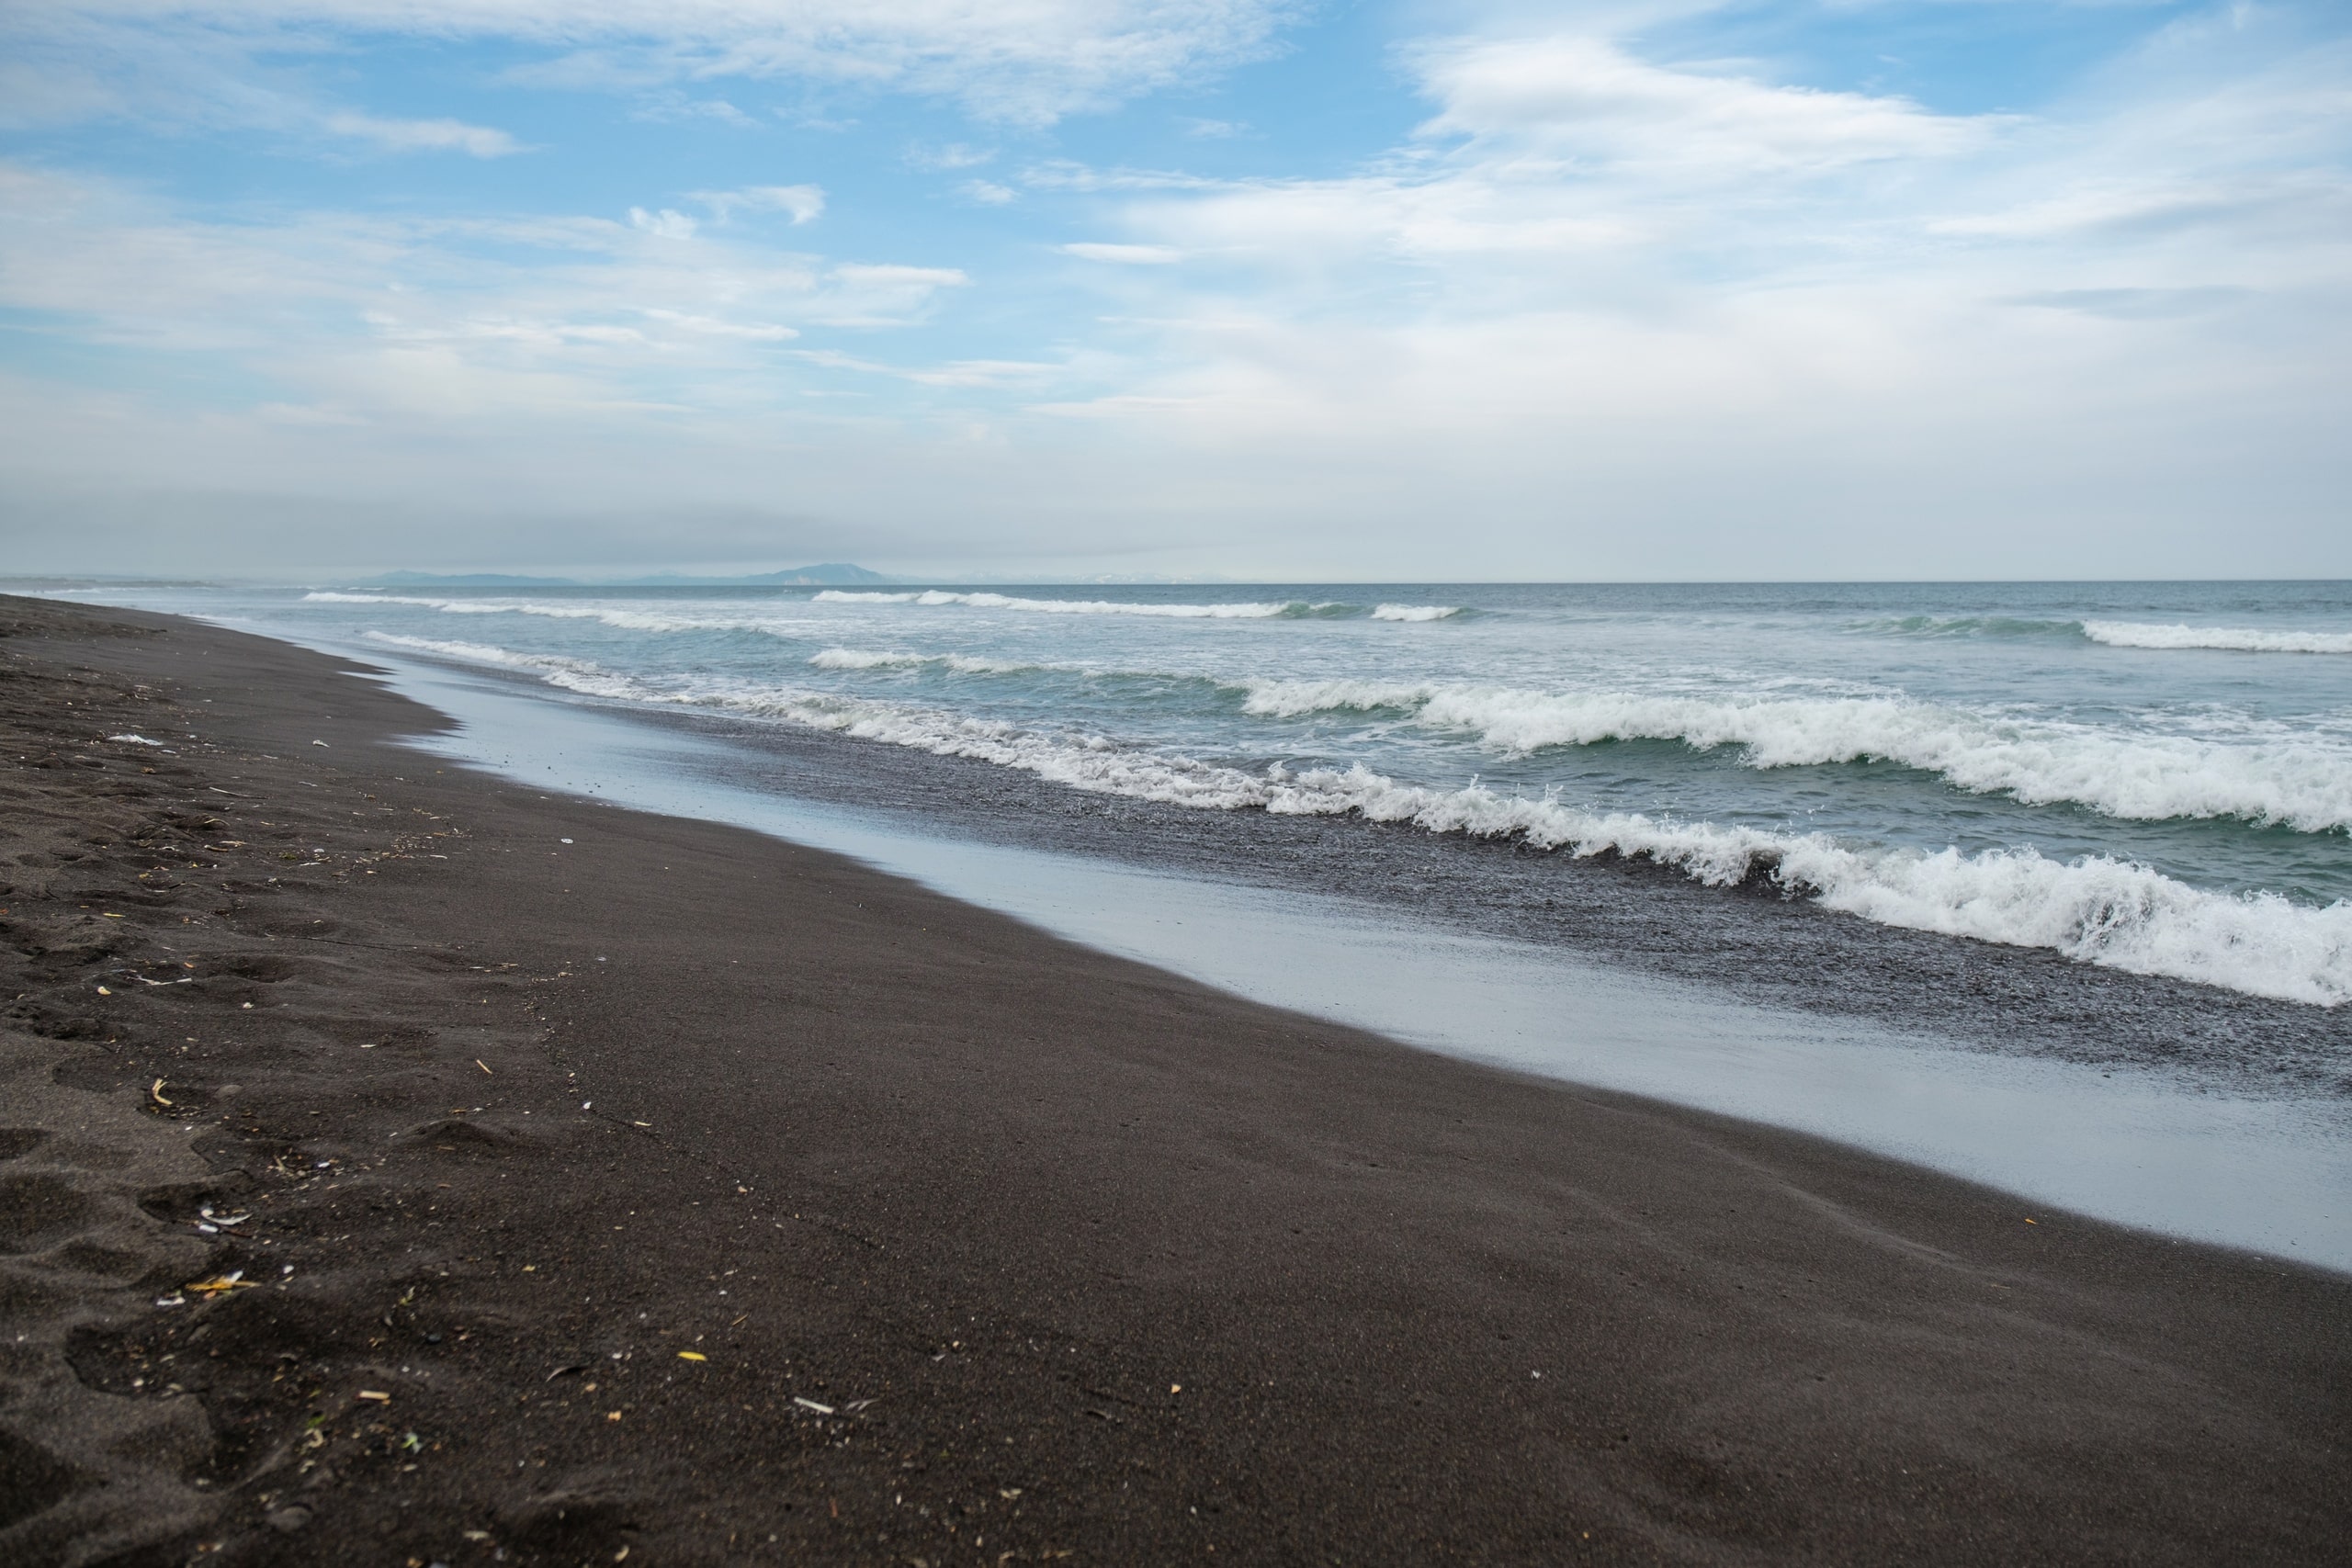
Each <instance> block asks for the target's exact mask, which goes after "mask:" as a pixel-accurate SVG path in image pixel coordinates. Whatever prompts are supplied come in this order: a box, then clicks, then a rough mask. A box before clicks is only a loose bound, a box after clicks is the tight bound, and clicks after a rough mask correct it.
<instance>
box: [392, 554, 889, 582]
mask: <svg viewBox="0 0 2352 1568" xmlns="http://www.w3.org/2000/svg"><path fill="white" fill-rule="evenodd" d="M888 581H892V579H890V578H888V577H885V576H883V575H882V574H881V573H880V572H878V571H868V570H866V569H865V568H864V567H862V566H852V565H850V564H849V563H848V562H847V561H828V562H826V563H825V564H823V565H822V566H799V567H786V568H785V569H784V570H782V571H763V572H759V573H757V574H754V575H752V576H747V577H688V576H685V575H684V574H682V573H679V572H674V571H664V572H657V573H655V574H654V575H653V576H650V577H619V578H605V579H602V580H599V581H583V580H582V579H580V578H576V577H516V576H513V575H511V574H509V573H506V572H498V571H464V572H438V571H388V572H385V573H383V574H382V575H380V576H377V577H369V578H363V579H361V580H360V581H357V582H356V583H354V584H353V586H354V587H356V588H751V587H763V588H837V587H839V586H841V585H842V584H843V583H851V582H888Z"/></svg>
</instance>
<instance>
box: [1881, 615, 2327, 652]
mask: <svg viewBox="0 0 2352 1568" xmlns="http://www.w3.org/2000/svg"><path fill="white" fill-rule="evenodd" d="M1857 629H1859V630H1861V631H1867V632H1878V633H1883V634H1886V635H1889V636H1894V637H2069V638H2085V639H2087V640H2089V641H2091V642H2096V643H2103V644H2105V645H2106V646H2107V647H2109V648H2160V649H2162V648H2174V649H2223V650H2227V651H2231V652H2237V653H2352V632H2314V631H2283V632H2280V631H2263V630H2261V629H2259V628H2256V627H2251V626H2166V625H2160V624H2158V623H2155V622H2152V621H2047V620H2030V619H2022V618H2018V617H2016V616H2010V615H1894V616H1888V617H1885V618H1883V619H1880V620H1874V621H1864V622H1861V623H1860V626H1859V627H1858V628H1857Z"/></svg>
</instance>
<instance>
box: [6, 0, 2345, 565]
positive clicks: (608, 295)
mask: <svg viewBox="0 0 2352 1568" xmlns="http://www.w3.org/2000/svg"><path fill="white" fill-rule="evenodd" d="M2347 367H2352V6H2344V5H2343V4H2341V0H2326V3H2301V0H2285V3H2278V4H2264V5H2256V4H2223V5H2212V4H2202V3H2194V0H2096V3H2093V0H2084V3H2064V0H1827V3H1823V0H1726V3H1714V0H1554V3H1551V4H1521V3H1514V0H1494V3H1461V4H1442V3H1438V0H1397V3H1381V0H1372V3H1363V4H1348V3H1344V0H1325V3H1319V4H1318V3H1315V0H1297V3H1290V0H234V3H230V0H10V3H9V4H8V5H7V6H5V7H0V427H5V430H6V439H5V440H0V571H15V572H87V571H107V572H121V573H153V574H198V575H202V574H210V575H243V576H256V575H259V576H285V577H300V576H303V575H305V574H319V573H356V572H360V571H367V570H392V569H401V568H411V569H423V570H552V571H579V572H583V573H590V574H594V573H596V572H616V571H629V570H769V569H773V568H776V567H780V566H793V565H800V564H804V563H807V562H810V561H816V560H854V561H858V562H861V563H863V564H865V565H867V566H870V567H875V568H877V569H880V570H887V571H892V572H897V573H900V574H904V575H910V576H933V577H953V576H987V577H991V578H998V579H1003V578H1018V577H1020V576H1023V575H1040V576H1043V575H1056V576H1062V575H1076V576H1083V575H1089V574H1097V573H1100V574H1106V575H1114V574H1132V575H1136V576H1150V575H1168V576H1177V577H1182V576H1194V575H1199V576H1227V577H1234V578H1244V579H1248V578H1255V579H1272V580H1291V581H1338V580H1393V581H1492V580H1609V579H1616V580H1626V579H1632V580H1653V581H1655V580H1770V579H1779V580H1789V579H1798V580H1832V579H1914V578H1917V579H1936V578H1940V579H1953V578H1958V579H1995V578H2152V577H2273V576H2278V577H2313V576H2316V577H2352V501H2348V500H2347V498H2352V418H2347V416H2348V415H2352V371H2348V370H2347Z"/></svg>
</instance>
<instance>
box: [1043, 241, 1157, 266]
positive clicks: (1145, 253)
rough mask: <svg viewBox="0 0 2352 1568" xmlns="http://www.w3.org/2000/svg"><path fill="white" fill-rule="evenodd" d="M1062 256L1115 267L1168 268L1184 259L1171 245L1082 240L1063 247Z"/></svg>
mask: <svg viewBox="0 0 2352 1568" xmlns="http://www.w3.org/2000/svg"><path fill="white" fill-rule="evenodd" d="M1062 254H1065V255H1072V256H1076V257H1078V259H1079V260H1080V261H1091V262H1109V263H1111V264H1112V265H1115V266H1169V265H1173V264H1175V263H1177V262H1180V261H1182V260H1183V259H1184V253H1183V252H1182V251H1180V250H1177V249H1176V248H1175V247H1174V246H1172V245H1112V244H1100V243H1094V242H1092V241H1083V240H1082V241H1079V242H1077V243H1073V244H1068V245H1064V246H1063V247H1062Z"/></svg>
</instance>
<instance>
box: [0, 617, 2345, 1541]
mask: <svg viewBox="0 0 2352 1568" xmlns="http://www.w3.org/2000/svg"><path fill="white" fill-rule="evenodd" d="M0 629H5V630H6V632H7V633H8V634H9V635H8V636H7V637H6V638H5V640H0V652H5V658H0V725H5V727H6V735H5V737H0V740H5V745H0V769H5V772H0V802H5V816H0V862H5V863H0V886H5V888H6V892H5V894H0V905H5V908H6V913H5V915H0V936H5V938H6V941H5V942H0V965H5V966H6V970H7V974H6V976H5V984H0V996H6V997H7V998H14V999H13V1000H12V1001H8V1002H6V1004H5V1014H4V1015H0V1072H4V1073H5V1076H0V1085H5V1088H0V1128H5V1129H6V1130H5V1131H0V1303H5V1306H6V1310H5V1314H0V1322H5V1324H6V1326H7V1332H6V1337H5V1339H0V1349H5V1352H6V1354H5V1358H0V1562H6V1563H8V1564H11V1565H13V1564H17V1563H26V1564H38V1563H49V1562H74V1563H85V1562H119V1563H124V1564H133V1563H158V1564H161V1563H175V1562H186V1561H199V1562H208V1563H209V1562H334V1563H342V1562H355V1563H358V1562H382V1563H391V1564H407V1563H418V1564H423V1563H428V1562H447V1563H449V1564H451V1565H452V1568H459V1565H463V1564H469V1563H473V1562H492V1561H496V1560H499V1554H500V1553H502V1552H503V1561H506V1562H567V1563H570V1562H615V1561H618V1560H620V1557H621V1553H622V1552H623V1551H624V1549H626V1550H627V1551H628V1561H630V1562H656V1563H672V1562H739V1561H754V1562H756V1561H763V1560H773V1561H778V1562H786V1561H793V1562H859V1563H877V1564H879V1563H898V1564H905V1563H909V1562H920V1563H922V1564H924V1565H925V1568H932V1565H936V1564H943V1563H959V1564H960V1563H971V1564H997V1563H1012V1562H1046V1561H1068V1562H1073V1563H1087V1562H1094V1563H1106V1564H1122V1563H1145V1562H1171V1561H1177V1560H1183V1561H1190V1562H1221V1561H1233V1562H1268V1563H1295V1562H1330V1563H1340V1564H1357V1563H1372V1562H1396V1563H1420V1562H1432V1561H1441V1560H1467V1561H1476V1562H1513V1563H1550V1562H1578V1561H1585V1560H1588V1559H1589V1560H1592V1561H1596V1562H1621V1561H1627V1562H1649V1561H1657V1560H1667V1561H1690V1562H1762V1561H1784V1560H1796V1561H1805V1562H1857V1563H1880V1562H1969V1563H1977V1562H2119V1563H2120V1562H2135V1563H2137V1562H2196V1563H2204V1562H2223V1561H2227V1562H2323V1561H2341V1560H2342V1553H2343V1551H2344V1533H2343V1532H2344V1530H2345V1528H2346V1524H2347V1523H2348V1522H2352V1517H2347V1516H2348V1515H2352V1507H2347V1501H2346V1497H2347V1493H2352V1488H2347V1487H2346V1484H2345V1477H2346V1474H2347V1473H2352V1453H2347V1451H2346V1450H2347V1438H2346V1434H2347V1431H2352V1427H2347V1420H2346V1418H2347V1416H2352V1354H2347V1352H2352V1281H2347V1280H2343V1279H2341V1278H2337V1277H2334V1276H2325V1275H2321V1274H2317V1273H2314V1272H2312V1271H2309V1270H2304V1269H2297V1268H2293V1267H2290V1266H2288V1265H2284V1264H2280V1263H2277V1262H2273V1261H2269V1260H2266V1259H2259V1258H2245V1257H2240V1256H2235V1255H2232V1254H2227V1253H2222V1252H2219V1251H2215V1250H2212V1249H2209V1248H2202V1247H2191V1246H2187V1245H2182V1244H2178V1243H2174V1242H2170V1241H2166V1240H2163V1239H2160V1238H2154V1237H2149V1236H2144V1235H2137V1234H2133V1233H2130V1232H2125V1231H2121V1230H2119V1229H2116V1228H2114V1227H2110V1226H2106V1225H2101V1224H2094V1223H2091V1222H2088V1221H2084V1220H2079V1219H2073V1218H2069V1217H2066V1216H2064V1215H2058V1214H2049V1213H2030V1211H2029V1210H2027V1209H2026V1208H2024V1207H2023V1206H2021V1205H2020V1204H2019V1203H2018V1201H2015V1200H2012V1199H2008V1198H2005V1197H2002V1196H2000V1195H1997V1194H1994V1193H1988V1192H1986V1191H1984V1190H1980V1189H1977V1188H1973V1187H1971V1186H1968V1185H1966V1184H1964V1183H1961V1182H1957V1181H1953V1180H1950V1179H1945V1178H1942V1177H1939V1176H1935V1175H1932V1174H1929V1173H1927V1172H1923V1171H1919V1170H1916V1169H1912V1168H1907V1167H1904V1166H1901V1165H1898V1164H1894V1163H1892V1162H1889V1161H1885V1160H1882V1159H1877V1158H1873V1157H1871V1156H1864V1155H1860V1154H1857V1153H1854V1152H1851V1151H1849V1150H1846V1149H1842V1148H1839V1147H1837V1146H1834V1145H1827V1144H1824V1143H1821V1142H1818V1141H1815V1140H1810V1139H1806V1138H1803V1137H1798V1136H1794V1135H1792V1134H1782V1133H1778V1132H1773V1131H1770V1130H1768V1129H1762V1128H1757V1127H1751V1126H1746V1125H1742V1124H1740V1123H1737V1122H1729V1121H1726V1120H1723V1119H1719V1118H1712V1117H1707V1116H1703V1115H1700V1114H1696V1113H1692V1112H1688V1111H1679V1110H1675V1109H1672V1108H1668V1107H1663V1106H1658V1105H1654V1104H1650V1103H1646V1102H1643V1101H1639V1100H1631V1099H1627V1098H1624V1097H1620V1096H1611V1095H1607V1094H1601V1093H1596V1092H1592V1091H1589V1090H1581V1089H1574V1088H1570V1087H1566V1086H1561V1085H1556V1084H1551V1083H1544V1082H1538V1081H1533V1080H1529V1079H1522V1078H1518V1077H1510V1076H1509V1075H1506V1074H1501V1073H1498V1072H1494V1071H1490V1070H1487V1069H1483V1068H1479V1067H1476V1066H1467V1065H1464V1064H1463V1063H1460V1062H1456V1061H1451V1060H1447V1059H1444V1058H1441V1057H1437V1056H1431V1055H1422V1054H1419V1053H1416V1052H1412V1051H1409V1050H1406V1049H1403V1048H1401V1047H1398V1046H1396V1045H1393V1044H1390V1043H1385V1042H1384V1041H1381V1040H1378V1039H1375V1038H1372V1037H1368V1036H1365V1035H1362V1034H1357V1033H1353V1032H1349V1031H1346V1030H1342V1029H1339V1028H1335V1027H1331V1026H1329V1025H1325V1024H1321V1023H1317V1022H1315V1021H1308V1020H1304V1019H1300V1018H1295V1017H1292V1016H1289V1015H1286V1014H1283V1013H1278V1012H1274V1011H1271V1010H1266V1009H1263V1008H1259V1007H1255V1006H1252V1005H1250V1004H1248V1003H1245V1002H1242V1001H1238V1000H1236V999H1234V998H1227V997H1224V996H1220V995H1218V994H1216V993H1214V992H1211V991H1207V990H1204V989H1203V988H1201V987H1197V986H1193V985H1191V984H1189V983H1186V982H1183V981H1181V980H1177V979H1173V978H1171V977H1170V976H1165V975H1161V974H1158V973H1155V972H1153V971H1151V970H1148V969H1145V968H1141V967H1139V966H1137V965H1135V964H1127V963H1123V962H1121V961H1118V960H1115V959H1112V958H1108V957H1104V956H1102V955H1100V954H1097V953H1090V952H1086V951H1084V950H1081V949H1079V948H1076V947H1072V946H1070V945H1069V944H1066V943H1063V942H1057V941H1054V940H1052V939H1050V938H1047V937H1046V936H1043V935H1041V934H1039V933H1037V932H1036V931H1032V930H1030V929H1028V928H1026V927H1023V926H1022V925H1020V924H1018V923H1017V922H1014V921H1012V920H1010V919H1004V918H1002V917H1000V916H997V915H994V914H990V913H988V912H986V911H983V910H978V909H974V908H967V907H964V906H961V905H957V904H955V903H952V902H949V901H947V900H945V899H943V898H941V897H936V896H934V895H932V894H930V893H927V892H925V891H923V890H922V889H920V888H917V887H914V886H910V885H908V884H905V883H901V882H898V881H894V880H892V879H890V878H888V877H885V876H882V875H879V874H875V873H873V872H871V871H868V870H866V869H864V868H862V867H860V866H858V865H856V864H854V863H849V862H846V861H843V860H841V859H838V858H836V857H832V856H829V855H825V854H821V853H818V852H812V851H808V850H803V849H799V848H796V847H794V846H792V845H789V844H784V843H778V842H775V841H771V840H763V839H761V838H759V837H757V836H754V835H752V834H748V833H744V832H741V831H738V830H735V829H726V828H719V827H714V826H710V825H707V824H701V823H695V822H687V821H679V820H672V819H665V818H652V817H644V816H637V815H632V814H629V813H627V812H622V811H617V810H614V809H611V808H608V807H600V806H594V805H590V804H585V803H582V802H579V801H575V800H571V799H548V798H546V797H544V796H540V795H536V794H534V793H532V792H530V791H528V790H526V789H522V788H519V787H516V786H514V785H510V784H505V783H503V782H499V781H495V780H491V779H486V778H482V777H479V776H475V775H471V774H469V773H463V772H459V771H455V770H452V771H448V772H442V771H440V770H439V769H438V768H436V766H435V763H434V762H433V761H430V760H428V759H426V758H424V757H423V756H421V755H419V754H418V753H416V752H413V751H409V750H402V749H401V748H399V747H398V746H396V745H394V744H391V743H390V740H389V739H388V738H389V737H390V736H392V735H395V734H397V733H400V732H402V731H407V732H416V731H420V730H424V729H426V728H431V727H432V726H433V724H434V722H435V721H434V719H433V716H431V715H429V714H426V713H425V712H424V711H423V710H420V709H418V708H416V707H414V706H413V705H409V704H407V703H405V702H402V701H401V700H399V699H397V698H394V697H391V696H389V695H386V694H383V693H382V692H381V691H379V690H378V689H377V688H375V687H373V686H371V685H369V684H368V683H366V682H362V681H360V680H356V679H355V678H354V677H353V675H352V674H351V673H350V669H351V667H349V666H344V665H338V664H337V663H335V662H334V661H333V660H327V659H324V658H321V657H319V656H316V655H312V654H309V653H306V652H302V651H300V650H297V649H290V648H288V647H286V646H283V645H280V644H276V643H271V642H267V641H264V640H261V639H257V638H253V637H243V636H240V635H238V634H234V633H230V632H223V631H218V630H212V629H207V628H201V627H197V626H189V625H187V624H185V623H175V622H171V621H168V620H165V619H164V618H162V617H153V616H141V615H128V614H119V613H113V612H108V613H105V614H104V615H87V614H85V613H82V612H79V611H71V610H64V609H61V608H58V607H56V606H49V605H40V604H32V603H29V602H26V601H5V602H0ZM141 682H143V683H144V686H143V687H142V686H141V684H140V683H141ZM69 703H70V704H71V705H70V706H69V705H68V704H69ZM126 732H135V733H138V734H141V735H144V736H147V737H149V738H151V739H159V740H164V741H166V742H168V743H169V746H170V748H171V750H164V748H158V747H148V746H141V745H138V744H136V743H133V742H129V741H108V740H105V739H101V738H103V737H106V736H110V735H116V734H121V733H126ZM190 735H194V736H196V737H198V739H194V740H191V739H187V737H188V736H190ZM313 740H323V741H325V742H327V743H328V745H327V747H326V748H324V749H322V748H318V747H314V746H313V745H312V744H311V742H312V741H313ZM565 838H570V839H572V840H576V841H575V842H573V843H571V844H569V845H566V844H564V843H562V842H560V840H563V839H565ZM443 857H446V858H443ZM110 916H119V917H120V918H119V919H113V918H108V917H110ZM182 978H186V979H187V981H188V983H187V984H184V985H183V984H178V983H176V982H177V981H179V980H180V979H182ZM102 986H103V987H106V993H105V994H102V993H101V992H100V990H99V988H98V987H102ZM247 1004H251V1005H250V1007H248V1005H247ZM159 1080H160V1081H159ZM583 1102H589V1103H591V1104H593V1109H583ZM207 1206H209V1207H210V1208H211V1210H212V1212H213V1213H215V1214H216V1215H223V1216H226V1215H234V1214H240V1213H243V1214H247V1215H249V1216H250V1217H249V1218H246V1219H244V1220H243V1221H241V1222H238V1223H236V1224H224V1225H221V1226H220V1228H219V1229H217V1230H216V1231H215V1232H213V1233H211V1234H207V1233H205V1232H203V1231H201V1230H199V1229H198V1228H196V1224H195V1223H194V1222H196V1221H197V1220H198V1219H199V1218H200V1216H201V1213H202V1211H203V1209H204V1208H205V1207H207ZM2029 1217H2030V1218H2033V1219H2036V1220H2039V1221H2040V1223H2039V1224H2028V1223H2027V1221H2028V1219H2029ZM289 1269H290V1272H289V1271H288V1270H289ZM232 1270H239V1271H242V1275H243V1278H242V1280H240V1281H239V1282H238V1283H237V1284H236V1285H234V1286H230V1287H227V1288H221V1289H216V1290H214V1291H212V1292H209V1293H208V1292H200V1291H197V1290H194V1289H191V1288H189V1287H190V1286H191V1285H192V1284H193V1283H194V1282H197V1281H209V1280H218V1279H219V1278H220V1277H221V1276H223V1275H224V1274H226V1273H227V1272H229V1271H232ZM159 1299H160V1300H163V1301H174V1300H177V1301H178V1302H179V1303H180V1304H175V1305H158V1304H156V1303H157V1302H158V1301H159ZM682 1352H692V1354H693V1355H694V1356H695V1357H696V1358H700V1359H682V1354H681V1353H682ZM1539 1373H1540V1374H1541V1375H1540V1376H1539V1375H1536V1374H1539ZM363 1391H366V1392H367V1393H373V1394H380V1395H387V1396H389V1397H386V1398H370V1397H366V1396H365V1395H364V1394H363Z"/></svg>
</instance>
